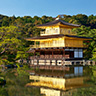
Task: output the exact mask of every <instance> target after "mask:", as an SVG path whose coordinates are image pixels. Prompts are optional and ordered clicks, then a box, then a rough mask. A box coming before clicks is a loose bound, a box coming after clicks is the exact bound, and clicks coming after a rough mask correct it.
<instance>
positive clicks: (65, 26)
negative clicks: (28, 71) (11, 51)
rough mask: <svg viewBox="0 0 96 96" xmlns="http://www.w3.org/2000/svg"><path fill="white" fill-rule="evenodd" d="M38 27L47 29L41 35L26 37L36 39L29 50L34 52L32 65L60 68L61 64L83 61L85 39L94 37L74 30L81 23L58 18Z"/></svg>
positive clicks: (29, 39) (31, 39)
mask: <svg viewBox="0 0 96 96" xmlns="http://www.w3.org/2000/svg"><path fill="white" fill-rule="evenodd" d="M37 27H38V28H41V29H45V31H41V32H40V36H39V37H32V38H26V40H28V41H34V45H31V46H30V50H29V51H28V52H29V53H34V56H30V66H33V67H35V66H39V67H40V68H41V69H44V68H45V69H59V70H60V67H59V66H62V65H74V64H77V63H78V62H79V63H80V62H82V61H83V59H84V58H83V49H84V48H85V46H84V45H83V41H84V40H91V39H92V38H90V37H81V36H77V33H76V32H73V31H72V29H73V28H78V27H80V25H76V24H71V23H67V22H65V21H63V20H61V19H59V18H56V19H55V20H54V21H52V22H48V23H46V24H42V25H38V26H37Z"/></svg>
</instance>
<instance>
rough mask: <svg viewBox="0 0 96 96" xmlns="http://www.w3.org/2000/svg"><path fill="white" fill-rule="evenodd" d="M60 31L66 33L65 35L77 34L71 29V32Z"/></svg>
mask: <svg viewBox="0 0 96 96" xmlns="http://www.w3.org/2000/svg"><path fill="white" fill-rule="evenodd" d="M60 33H61V34H64V35H77V33H76V32H72V31H70V32H68V31H60Z"/></svg>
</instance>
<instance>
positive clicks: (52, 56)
mask: <svg viewBox="0 0 96 96" xmlns="http://www.w3.org/2000/svg"><path fill="white" fill-rule="evenodd" d="M53 56H54V54H53V50H52V58H53Z"/></svg>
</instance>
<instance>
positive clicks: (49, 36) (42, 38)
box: [26, 34, 92, 41]
mask: <svg viewBox="0 0 96 96" xmlns="http://www.w3.org/2000/svg"><path fill="white" fill-rule="evenodd" d="M60 37H72V38H81V39H92V38H91V37H82V36H74V35H64V34H58V35H48V36H39V37H32V38H26V40H28V41H35V40H37V41H39V40H44V39H51V38H60Z"/></svg>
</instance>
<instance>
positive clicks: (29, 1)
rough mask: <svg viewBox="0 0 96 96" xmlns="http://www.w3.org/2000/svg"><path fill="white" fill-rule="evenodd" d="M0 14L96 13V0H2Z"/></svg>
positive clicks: (0, 0)
mask: <svg viewBox="0 0 96 96" xmlns="http://www.w3.org/2000/svg"><path fill="white" fill-rule="evenodd" d="M0 14H2V15H7V16H13V15H15V16H16V17H17V16H20V17H22V16H31V17H34V16H39V17H41V16H43V15H46V16H52V17H56V16H58V15H62V14H66V15H77V14H86V15H88V16H89V15H92V14H93V15H96V0H0Z"/></svg>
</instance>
